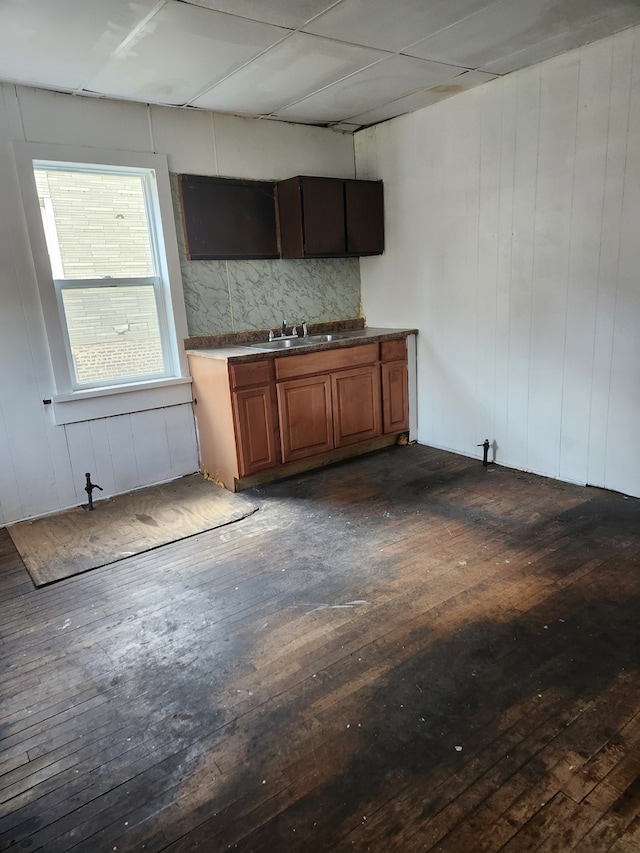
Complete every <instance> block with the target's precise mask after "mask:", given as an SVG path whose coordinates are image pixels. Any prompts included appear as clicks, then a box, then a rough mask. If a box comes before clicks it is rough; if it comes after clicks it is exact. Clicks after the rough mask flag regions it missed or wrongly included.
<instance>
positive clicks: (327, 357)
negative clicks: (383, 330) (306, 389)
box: [276, 343, 379, 379]
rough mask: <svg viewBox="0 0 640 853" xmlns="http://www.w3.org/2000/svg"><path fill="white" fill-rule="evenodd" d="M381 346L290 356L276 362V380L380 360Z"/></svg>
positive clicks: (365, 346)
mask: <svg viewBox="0 0 640 853" xmlns="http://www.w3.org/2000/svg"><path fill="white" fill-rule="evenodd" d="M378 353H379V344H377V343H372V344H359V345H358V346H354V347H340V348H339V349H330V350H322V351H320V352H310V353H304V354H301V355H289V356H286V357H285V358H279V359H277V360H276V379H294V378H295V377H296V376H309V375H311V374H313V373H329V372H331V371H333V370H342V369H344V368H349V367H358V366H359V365H361V364H373V363H375V362H376V361H377V360H378Z"/></svg>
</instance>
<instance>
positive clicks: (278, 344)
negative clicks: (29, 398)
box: [249, 338, 309, 350]
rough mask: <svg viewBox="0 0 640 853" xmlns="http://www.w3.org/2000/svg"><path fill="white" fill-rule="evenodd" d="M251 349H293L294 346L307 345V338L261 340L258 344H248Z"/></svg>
mask: <svg viewBox="0 0 640 853" xmlns="http://www.w3.org/2000/svg"><path fill="white" fill-rule="evenodd" d="M249 346H250V347H251V348H252V349H262V350H279V349H295V347H307V346H309V338H289V339H285V340H282V341H279V340H277V339H276V340H275V341H261V342H260V343H258V344H249Z"/></svg>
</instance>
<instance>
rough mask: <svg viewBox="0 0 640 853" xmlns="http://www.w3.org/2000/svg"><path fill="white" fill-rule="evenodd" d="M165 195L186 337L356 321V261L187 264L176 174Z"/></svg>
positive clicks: (357, 273)
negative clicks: (170, 200) (172, 227)
mask: <svg viewBox="0 0 640 853" xmlns="http://www.w3.org/2000/svg"><path fill="white" fill-rule="evenodd" d="M171 190H172V195H173V206H174V214H175V219H176V231H177V236H178V250H179V252H180V267H181V271H182V282H183V287H184V298H185V306H186V311H187V324H188V328H189V335H190V336H192V335H216V334H224V333H226V332H239V331H244V330H247V329H268V328H276V327H278V326H280V325H281V324H282V321H283V320H286V322H287V324H288V325H294V324H299V323H301V322H302V321H303V320H305V321H306V322H308V323H324V322H330V321H332V320H343V319H348V318H352V317H359V316H360V265H359V262H358V259H357V258H318V259H309V260H299V261H291V260H250V261H190V260H188V259H187V256H186V252H185V243H184V232H183V228H182V216H181V212H180V197H179V190H178V178H177V175H173V174H172V175H171Z"/></svg>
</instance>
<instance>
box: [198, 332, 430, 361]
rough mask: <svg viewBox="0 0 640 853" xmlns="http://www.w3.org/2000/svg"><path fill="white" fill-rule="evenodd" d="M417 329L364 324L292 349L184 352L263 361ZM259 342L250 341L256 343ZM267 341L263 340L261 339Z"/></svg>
mask: <svg viewBox="0 0 640 853" xmlns="http://www.w3.org/2000/svg"><path fill="white" fill-rule="evenodd" d="M417 334H418V330H417V329H382V328H371V327H366V328H363V329H356V330H353V331H352V332H351V335H352V336H350V337H348V338H342V339H340V340H332V341H326V342H321V343H319V342H315V343H309V345H308V346H299V345H298V346H296V347H292V348H291V349H281V350H269V349H257V348H256V347H254V346H247V345H244V346H243V345H242V344H232V345H227V346H218V347H197V348H189V347H188V343H187V347H186V352H187V355H196V356H201V357H203V358H216V359H223V360H225V361H234V362H244V361H246V362H249V361H262V360H264V359H265V358H282V357H286V356H290V355H302V354H303V353H308V352H316V351H317V350H325V349H337V348H343V347H352V346H357V345H358V344H362V343H374V342H377V341H391V340H397V339H398V338H406V337H407V335H417ZM258 342H259V341H253V343H258ZM262 342H263V343H264V344H267V341H266V339H265V340H263V341H262Z"/></svg>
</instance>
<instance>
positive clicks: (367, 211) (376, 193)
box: [345, 181, 384, 255]
mask: <svg viewBox="0 0 640 853" xmlns="http://www.w3.org/2000/svg"><path fill="white" fill-rule="evenodd" d="M345 205H346V209H347V252H348V253H349V254H350V255H380V254H382V252H383V251H384V200H383V191H382V183H381V182H379V181H345Z"/></svg>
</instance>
